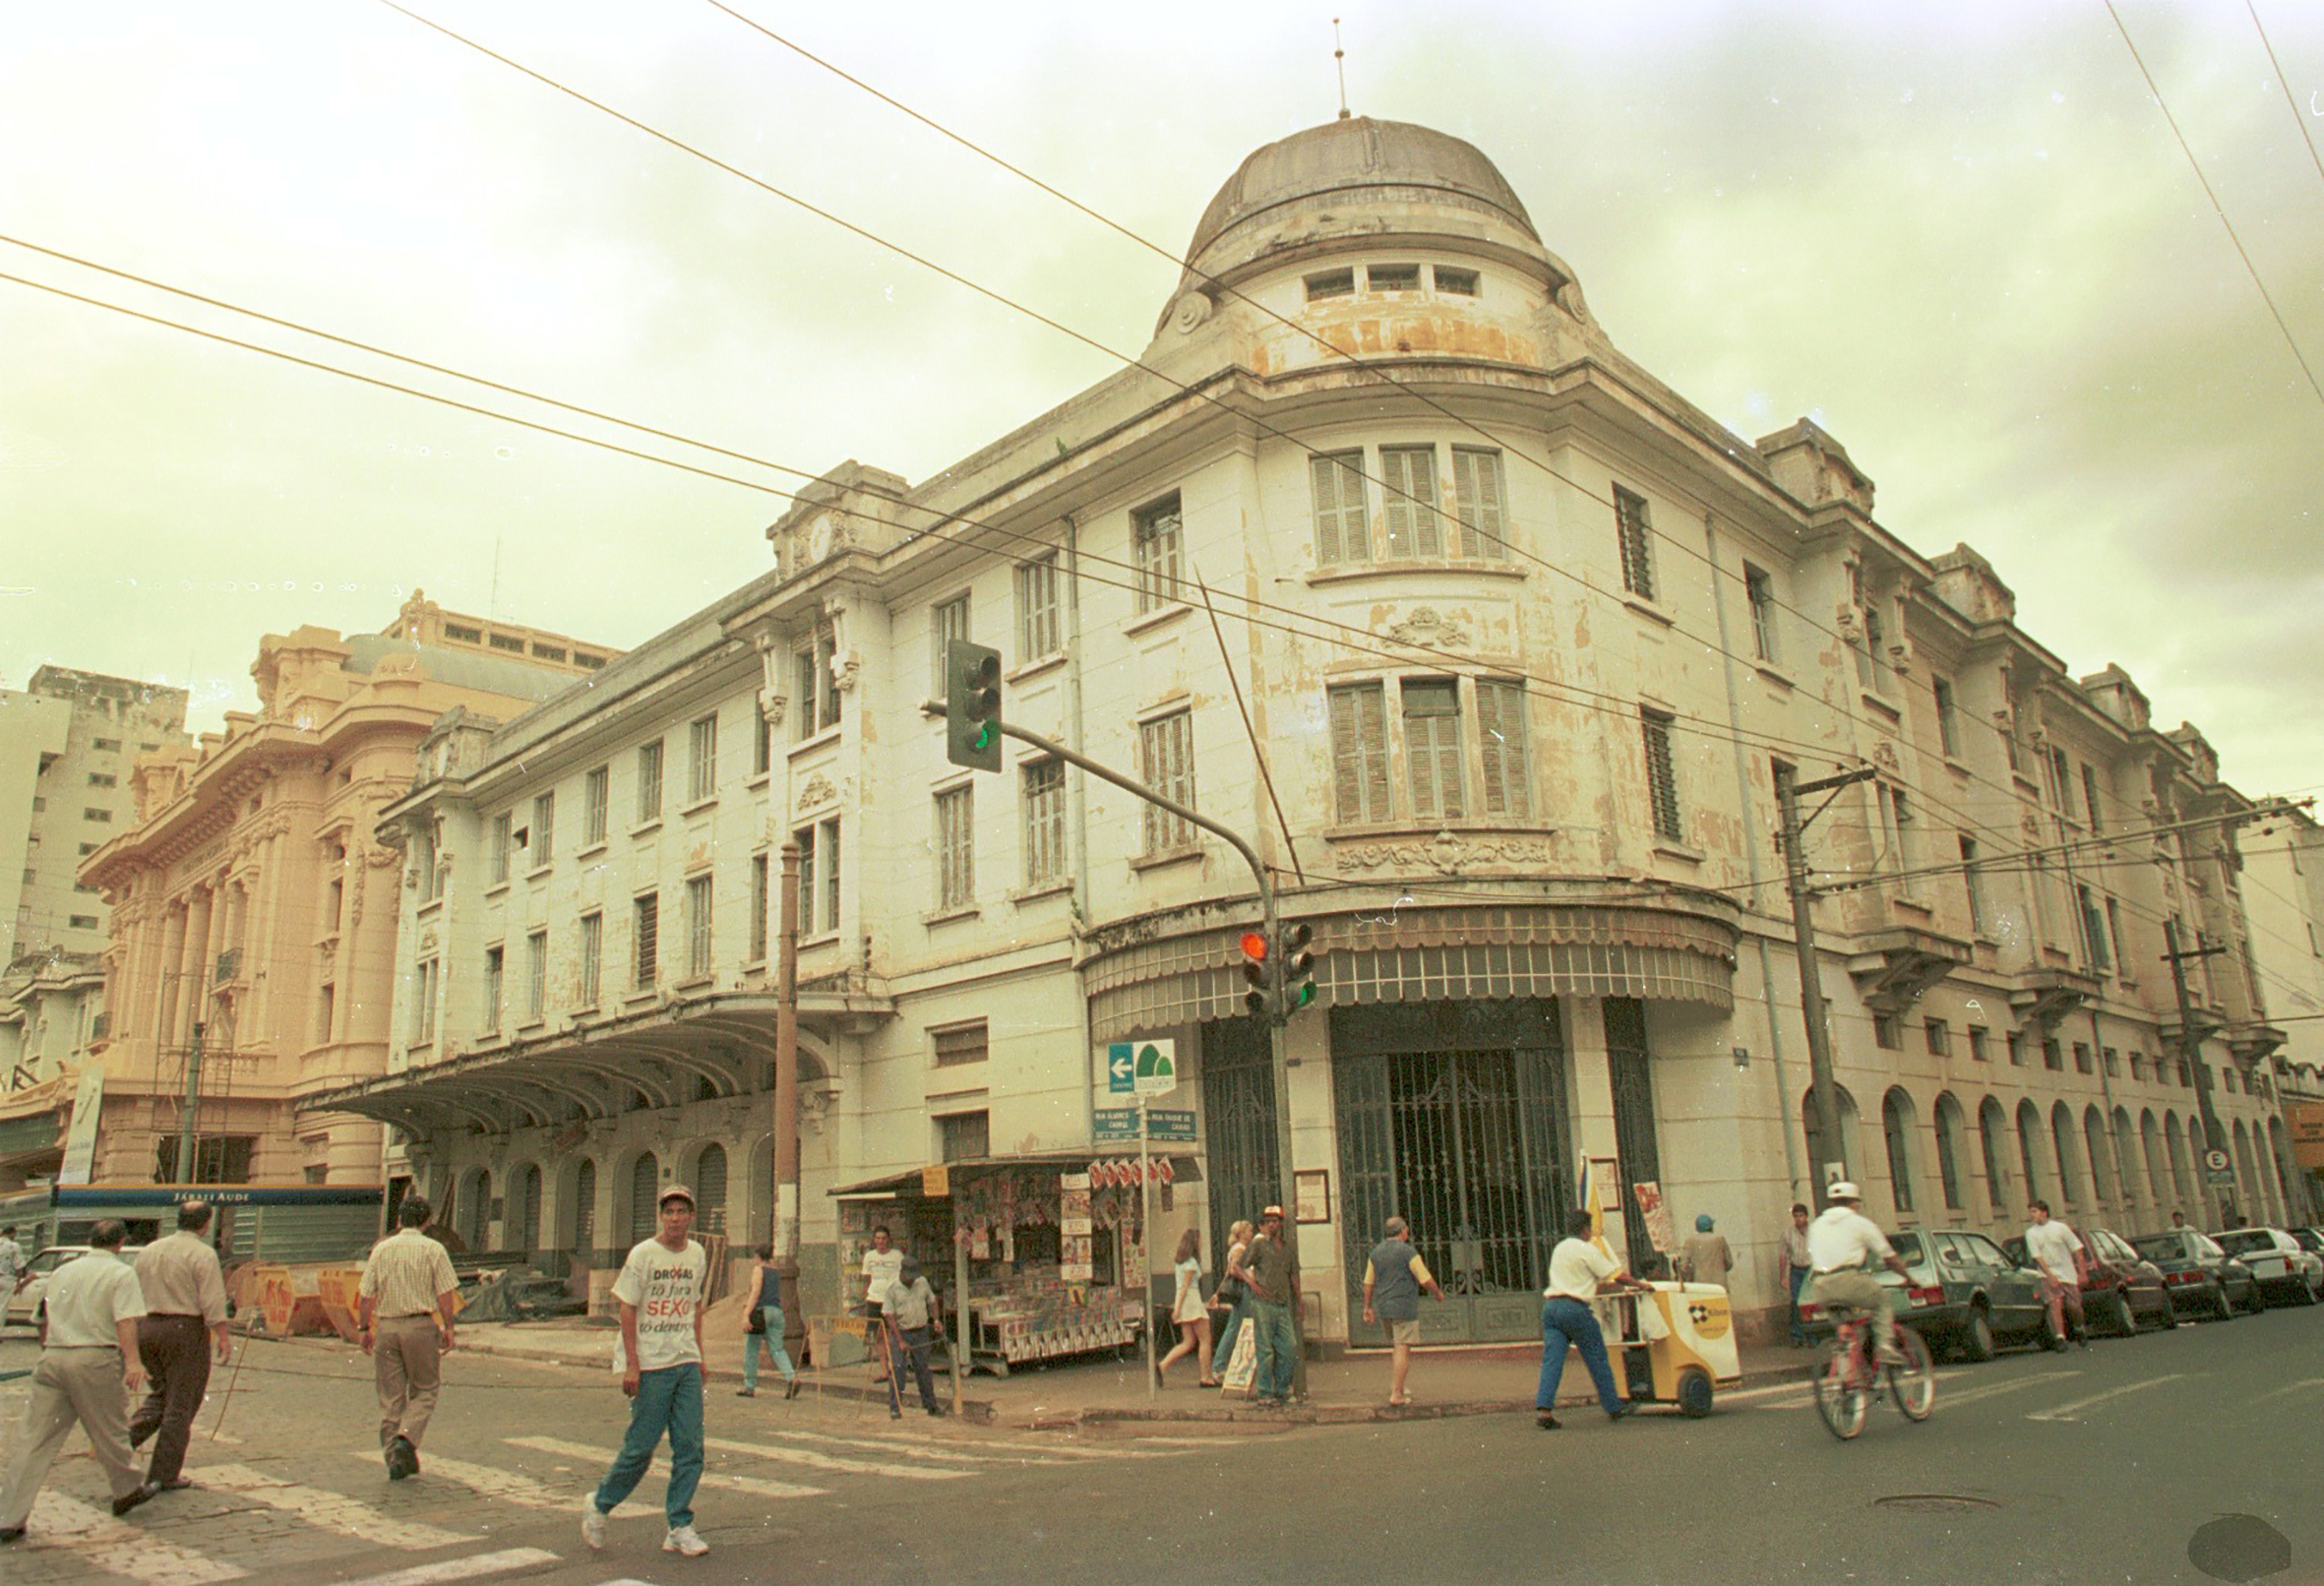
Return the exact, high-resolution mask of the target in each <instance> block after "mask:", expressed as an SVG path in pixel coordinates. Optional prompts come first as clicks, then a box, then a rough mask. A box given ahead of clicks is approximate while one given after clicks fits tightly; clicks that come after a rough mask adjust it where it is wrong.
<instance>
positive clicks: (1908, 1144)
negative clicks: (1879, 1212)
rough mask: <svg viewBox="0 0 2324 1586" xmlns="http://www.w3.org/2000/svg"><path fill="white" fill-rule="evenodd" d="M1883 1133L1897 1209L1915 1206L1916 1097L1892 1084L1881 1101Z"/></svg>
mask: <svg viewBox="0 0 2324 1586" xmlns="http://www.w3.org/2000/svg"><path fill="white" fill-rule="evenodd" d="M1880 1135H1881V1138H1882V1139H1883V1140H1884V1141H1885V1142H1886V1144H1887V1146H1888V1185H1889V1189H1890V1191H1891V1193H1892V1194H1893V1196H1894V1197H1895V1204H1896V1209H1897V1210H1898V1211H1899V1212H1909V1211H1911V1210H1912V1209H1913V1098H1912V1097H1910V1096H1908V1095H1906V1094H1905V1091H1904V1087H1903V1086H1902V1085H1892V1086H1890V1087H1889V1091H1888V1094H1887V1095H1886V1096H1884V1097H1882V1098H1881V1101H1880Z"/></svg>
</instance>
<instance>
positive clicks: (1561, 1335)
mask: <svg viewBox="0 0 2324 1586" xmlns="http://www.w3.org/2000/svg"><path fill="white" fill-rule="evenodd" d="M1568 1344H1570V1345H1572V1346H1573V1347H1574V1348H1575V1349H1578V1350H1580V1351H1581V1363H1582V1364H1583V1365H1584V1366H1586V1367H1588V1368H1589V1369H1590V1380H1591V1381H1592V1382H1595V1383H1596V1384H1597V1385H1598V1403H1599V1405H1600V1407H1601V1408H1603V1409H1604V1410H1605V1412H1606V1413H1607V1414H1608V1415H1613V1414H1614V1413H1615V1412H1616V1411H1618V1410H1620V1409H1621V1406H1622V1398H1621V1390H1620V1389H1618V1388H1617V1387H1615V1385H1614V1365H1613V1363H1612V1362H1611V1361H1609V1360H1607V1358H1606V1334H1605V1333H1604V1332H1603V1331H1601V1330H1600V1328H1599V1326H1598V1317H1597V1315H1596V1313H1595V1312H1593V1311H1591V1310H1590V1308H1589V1307H1588V1306H1585V1305H1583V1304H1582V1303H1581V1302H1580V1301H1579V1300H1566V1299H1557V1300H1550V1301H1546V1302H1544V1304H1543V1305H1542V1308H1541V1385H1540V1386H1539V1387H1538V1388H1536V1389H1535V1390H1534V1394H1533V1407H1534V1408H1535V1409H1536V1410H1539V1411H1542V1412H1543V1413H1544V1414H1547V1413H1548V1412H1549V1411H1551V1410H1554V1409H1556V1408H1557V1406H1558V1384H1559V1382H1560V1381H1561V1380H1563V1379H1564V1376H1565V1347H1566V1345H1568Z"/></svg>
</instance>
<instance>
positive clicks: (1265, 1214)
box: [1258, 1206, 1283, 1223]
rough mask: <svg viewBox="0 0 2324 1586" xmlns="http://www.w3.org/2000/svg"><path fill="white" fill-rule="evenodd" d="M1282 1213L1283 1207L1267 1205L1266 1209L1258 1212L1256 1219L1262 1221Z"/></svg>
mask: <svg viewBox="0 0 2324 1586" xmlns="http://www.w3.org/2000/svg"><path fill="white" fill-rule="evenodd" d="M1282 1215H1283V1208H1282V1207H1281V1206H1269V1207H1268V1208H1267V1209H1266V1210H1264V1211H1262V1212H1260V1213H1259V1214H1258V1220H1259V1221H1260V1222H1262V1223H1263V1222H1265V1221H1266V1220H1267V1219H1268V1218H1269V1217H1280V1216H1282Z"/></svg>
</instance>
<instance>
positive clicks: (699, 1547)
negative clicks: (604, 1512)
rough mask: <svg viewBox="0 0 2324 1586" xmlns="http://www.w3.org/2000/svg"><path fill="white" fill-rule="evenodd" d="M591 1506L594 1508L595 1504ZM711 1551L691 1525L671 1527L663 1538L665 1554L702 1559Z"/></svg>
mask: <svg viewBox="0 0 2324 1586" xmlns="http://www.w3.org/2000/svg"><path fill="white" fill-rule="evenodd" d="M591 1506H592V1507H594V1504H592V1505H591ZM709 1551H710V1545H709V1544H708V1543H706V1542H704V1541H703V1539H702V1538H701V1537H699V1536H696V1535H695V1532H694V1527H692V1526H690V1525H674V1526H672V1527H670V1534H669V1535H668V1536H666V1537H664V1538H662V1552H664V1553H680V1554H684V1555H686V1556H687V1557H689V1558H700V1557H701V1556H702V1555H703V1554H705V1553H708V1552H709Z"/></svg>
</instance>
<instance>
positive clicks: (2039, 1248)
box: [2026, 1200, 2090, 1349]
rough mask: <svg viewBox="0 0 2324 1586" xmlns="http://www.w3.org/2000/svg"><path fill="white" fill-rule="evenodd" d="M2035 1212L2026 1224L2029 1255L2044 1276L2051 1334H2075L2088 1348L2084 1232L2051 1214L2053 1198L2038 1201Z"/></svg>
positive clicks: (2087, 1255) (2087, 1266) (2087, 1261)
mask: <svg viewBox="0 0 2324 1586" xmlns="http://www.w3.org/2000/svg"><path fill="white" fill-rule="evenodd" d="M2033 1212H2034V1220H2033V1221H2032V1222H2030V1223H2028V1224H2027V1225H2026V1258H2027V1259H2028V1260H2030V1261H2032V1262H2033V1263H2034V1271H2035V1273H2036V1274H2037V1275H2038V1276H2039V1277H2040V1278H2041V1280H2042V1303H2043V1304H2044V1305H2046V1306H2048V1307H2049V1331H2050V1335H2051V1336H2052V1337H2056V1338H2071V1339H2072V1340H2074V1342H2075V1343H2077V1344H2080V1345H2081V1346H2082V1347H2083V1348H2084V1349H2088V1348H2089V1347H2090V1332H2089V1329H2087V1328H2086V1327H2084V1326H2083V1325H2082V1285H2083V1284H2084V1283H2085V1282H2086V1281H2088V1279H2089V1277H2090V1252H2089V1251H2088V1250H2084V1249H2083V1247H2082V1236H2081V1235H2079V1234H2077V1233H2075V1232H2074V1231H2073V1230H2072V1229H2071V1228H2068V1227H2067V1226H2066V1225H2065V1224H2064V1223H2062V1222H2060V1221H2058V1220H2057V1219H2056V1218H2055V1217H2052V1216H2050V1215H2049V1201H2047V1200H2037V1201H2035V1202H2034V1205H2033ZM2069 1318H2071V1319H2070V1322H2069ZM2069 1325H2070V1326H2071V1328H2072V1331H2070V1332H2069V1331H2068V1330H2067V1328H2068V1326H2069Z"/></svg>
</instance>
